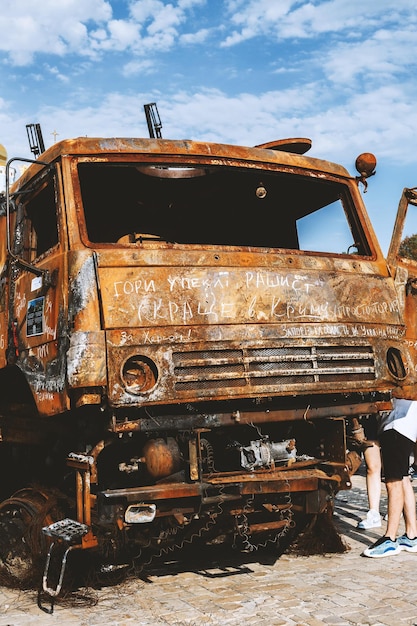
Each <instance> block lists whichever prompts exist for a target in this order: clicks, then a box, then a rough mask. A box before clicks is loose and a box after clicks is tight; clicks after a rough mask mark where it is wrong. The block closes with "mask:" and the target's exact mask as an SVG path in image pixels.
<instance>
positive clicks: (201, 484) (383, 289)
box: [0, 138, 417, 575]
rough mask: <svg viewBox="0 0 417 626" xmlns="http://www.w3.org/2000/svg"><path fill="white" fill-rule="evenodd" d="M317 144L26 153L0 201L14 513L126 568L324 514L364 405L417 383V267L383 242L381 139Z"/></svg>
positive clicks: (253, 542)
mask: <svg viewBox="0 0 417 626" xmlns="http://www.w3.org/2000/svg"><path fill="white" fill-rule="evenodd" d="M310 146H311V142H310V140H308V139H298V138H296V139H290V140H280V141H276V142H271V143H269V144H263V145H261V146H256V147H245V146H231V145H225V144H216V143H207V142H196V141H190V140H177V141H176V140H164V139H162V138H158V139H155V138H153V139H141V138H78V139H73V140H64V141H61V142H59V143H56V144H54V146H52V147H51V148H49V149H48V150H46V151H45V152H44V153H43V154H41V155H40V157H39V158H38V160H37V161H36V162H34V163H32V164H30V165H29V167H27V169H26V171H25V172H24V174H23V175H22V176H21V177H20V178H19V179H18V180H17V182H16V183H15V184H14V185H13V186H12V187H11V189H10V191H8V193H7V194H6V196H7V197H6V198H5V201H4V202H3V208H2V212H1V216H0V230H1V232H2V237H1V241H2V242H3V243H2V246H1V249H0V271H1V275H0V276H1V285H2V289H1V298H0V348H1V349H0V391H1V393H0V429H1V443H0V463H2V466H3V467H7V468H9V470H10V468H12V470H13V471H12V472H10V476H11V478H10V481H9V482H7V481H6V482H4V483H3V490H4V491H5V493H4V494H3V498H4V499H3V502H2V504H0V524H1V523H3V527H4V528H5V527H6V523H7V524H8V523H9V521H10V519H11V518H12V517H14V518H15V519H16V518H24V520H25V523H24V524H23V526H24V528H25V530H24V532H28V530H27V528H29V527H30V525H31V524H33V523H34V520H37V521H38V522H39V516H40V515H41V516H42V515H44V517H45V520H44V523H45V529H46V530H45V532H44V535H46V536H48V537H55V538H56V539H57V540H58V541H61V542H65V541H69V542H70V543H72V544H73V545H75V546H76V547H77V548H79V549H92V550H94V551H96V552H99V553H100V554H102V555H103V558H104V555H106V558H108V547H109V542H111V544H112V553H113V558H114V562H115V563H117V564H118V565H120V564H127V563H128V562H129V560H130V559H131V558H132V557H134V558H135V559H137V560H140V556H141V555H142V553H143V554H145V553H146V554H147V555H148V556H149V552H151V553H152V554H154V553H155V554H156V553H159V552H160V551H161V548H163V547H164V546H166V547H169V548H170V549H172V548H173V547H174V546H181V545H183V543H184V541H188V540H191V538H200V537H202V536H204V538H205V539H206V541H208V542H210V541H211V542H213V543H219V542H221V541H225V542H227V541H233V542H234V543H239V542H240V545H241V546H243V547H244V548H246V549H247V548H248V547H249V548H252V549H255V548H256V547H257V546H259V545H266V544H268V543H270V545H274V546H276V545H277V544H278V545H279V544H280V542H282V545H283V546H285V545H286V543H285V542H286V538H287V537H288V536H290V534H291V533H290V530H291V531H292V529H294V527H297V528H298V527H301V528H302V527H303V524H305V521H306V520H309V519H312V518H313V517H316V518H319V517H320V516H328V515H331V512H332V509H333V502H334V497H335V495H336V494H337V493H338V492H339V491H340V490H343V489H349V488H350V487H351V482H350V478H351V475H352V473H353V472H354V471H356V469H357V467H358V465H359V463H360V457H359V456H358V454H357V453H355V451H354V449H353V448H352V447H351V446H350V443H349V440H348V438H347V435H348V430H349V424H350V423H351V421H352V420H353V419H357V420H360V419H361V418H362V417H363V416H374V417H376V416H377V415H378V414H379V413H380V412H381V411H387V410H390V408H391V403H390V399H391V394H392V393H393V391H394V390H395V391H396V393H400V394H401V392H402V390H403V389H404V390H405V391H407V393H413V390H414V389H415V386H416V382H417V381H416V370H415V366H414V363H415V347H416V342H415V340H416V338H415V330H414V329H415V328H416V325H415V324H411V325H410V319H411V317H410V316H414V315H415V314H414V307H413V306H412V305H411V306H410V305H409V304H408V302H409V301H410V299H412V298H414V291H413V290H414V286H413V285H414V283H413V280H414V277H415V275H416V273H415V270H414V265H413V267H412V268H411V265H410V264H411V262H408V261H406V262H404V263H400V262H398V258H397V256H396V253H395V249H394V247H393V248H392V250H391V253H390V256H389V258H388V260H386V259H385V258H384V256H383V254H382V252H381V249H380V246H379V243H378V241H377V239H376V236H375V233H374V231H373V228H372V225H371V223H370V220H369V217H368V215H367V212H366V209H365V206H364V202H363V196H362V193H361V188H360V187H361V185H362V184H364V185H366V178H367V177H369V176H370V175H372V174H373V173H374V172H373V168H374V163H373V161H372V159H370V161H369V159H367V156H369V155H362V159H361V160H360V164H361V167H360V168H359V176H352V175H351V174H349V172H348V171H347V170H346V169H345V168H343V167H342V166H340V165H337V164H333V163H330V162H328V161H324V160H319V159H316V158H313V157H310V156H307V155H306V152H308V150H309V148H310ZM398 237H400V235H398ZM414 264H415V262H414ZM405 266H407V270H405V269H404V267H405ZM412 319H414V317H412ZM405 391H404V393H405ZM1 455H3V457H1ZM1 458H3V460H1ZM69 476H70V477H71V478H69ZM33 483H36V484H37V485H39V487H37V488H36V489H34V488H33V487H30V486H29V485H30V484H33ZM57 492H59V493H60V494H61V497H60V507H58V508H59V509H60V510H59V511H58V508H57V500H56V498H53V497H52V495H51V494H56V493H57ZM64 502H65V505H64V504H62V503H64ZM29 505H30V506H29ZM28 510H30V511H35V513H33V514H32V513H30V514H27V511H28ZM45 510H46V511H47V513H48V516H45ZM46 517H48V519H46ZM299 525H300V526H299ZM69 528H71V529H74V528H75V530H74V532H73V533H69V531H68V529H69ZM48 529H49V530H48ZM24 532H23V534H24ZM68 537H70V539H68ZM40 544H41V542H40ZM39 551H41V546H39ZM26 557H27V558H28V559H30V558H32V556H31V555H27V554H26ZM11 559H12V557H11V555H10V553H9V552H8V551H7V550H6V549H5V548H4V546H3V547H2V546H1V545H0V568H1V567H2V568H3V569H4V570H5V571H6V572H9V573H10V561H11ZM20 575H21V572H20Z"/></svg>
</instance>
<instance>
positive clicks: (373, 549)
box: [363, 537, 417, 559]
mask: <svg viewBox="0 0 417 626" xmlns="http://www.w3.org/2000/svg"><path fill="white" fill-rule="evenodd" d="M407 539H408V538H407ZM408 541H410V539H408ZM413 541H416V548H415V551H416V552H417V539H413ZM406 549H407V548H406V547H404V548H401V547H400V545H399V543H398V541H397V540H395V541H393V540H392V539H390V538H389V537H380V538H379V539H378V541H375V543H373V544H372V545H371V546H369V548H366V550H364V551H363V555H364V556H370V557H371V558H374V559H379V558H381V557H383V556H392V555H394V554H398V553H399V552H401V550H406Z"/></svg>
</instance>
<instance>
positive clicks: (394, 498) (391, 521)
mask: <svg viewBox="0 0 417 626" xmlns="http://www.w3.org/2000/svg"><path fill="white" fill-rule="evenodd" d="M406 478H407V480H408V482H410V479H409V478H408V476H407V477H406ZM403 481H404V479H402V480H386V481H385V484H386V487H387V495H388V523H387V530H386V531H385V536H386V537H390V538H391V539H392V541H395V540H396V538H397V532H398V527H399V525H400V518H401V513H402V511H403V508H404V504H405V502H404V488H403ZM410 485H411V483H410ZM414 506H415V505H414Z"/></svg>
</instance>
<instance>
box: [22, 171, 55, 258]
mask: <svg viewBox="0 0 417 626" xmlns="http://www.w3.org/2000/svg"><path fill="white" fill-rule="evenodd" d="M23 198H24V196H23ZM24 219H25V220H26V226H27V227H28V228H26V230H27V233H28V240H27V241H25V242H24V250H23V256H24V258H25V259H26V260H27V261H33V260H34V259H35V258H37V257H39V256H41V255H42V254H44V253H45V252H47V250H49V249H50V248H53V247H54V246H56V245H57V243H58V223H57V212H56V199H55V188H54V184H53V181H52V180H49V181H47V182H46V184H44V185H43V186H42V187H41V189H40V191H39V192H37V193H36V194H34V195H32V196H30V198H29V199H28V200H26V201H25V202H24Z"/></svg>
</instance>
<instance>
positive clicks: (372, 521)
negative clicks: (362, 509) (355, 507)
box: [358, 441, 382, 530]
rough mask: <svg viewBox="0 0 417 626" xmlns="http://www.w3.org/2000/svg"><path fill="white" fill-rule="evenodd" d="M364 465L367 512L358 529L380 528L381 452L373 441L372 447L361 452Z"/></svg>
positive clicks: (377, 444)
mask: <svg viewBox="0 0 417 626" xmlns="http://www.w3.org/2000/svg"><path fill="white" fill-rule="evenodd" d="M363 456H364V459H365V464H366V489H367V492H368V503H369V511H368V513H367V515H366V517H365V518H364V519H362V520H360V521H359V522H358V528H360V529H361V530H368V529H369V528H380V527H381V525H382V522H381V515H380V513H379V504H380V500H381V468H382V461H381V450H380V447H379V443H378V442H376V441H374V442H373V445H372V446H369V447H368V448H366V449H365V450H364V452H363Z"/></svg>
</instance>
